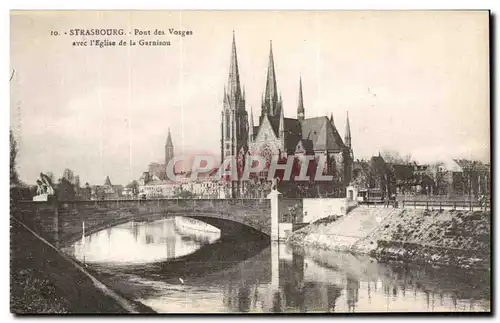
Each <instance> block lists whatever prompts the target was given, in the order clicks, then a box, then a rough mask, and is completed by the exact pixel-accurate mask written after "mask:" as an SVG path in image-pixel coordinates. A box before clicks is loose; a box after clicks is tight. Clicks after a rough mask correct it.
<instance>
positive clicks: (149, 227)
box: [75, 219, 490, 313]
mask: <svg viewBox="0 0 500 323" xmlns="http://www.w3.org/2000/svg"><path fill="white" fill-rule="evenodd" d="M168 221H172V220H169V219H166V220H162V221H156V222H154V223H148V224H140V225H139V224H127V225H123V226H119V227H117V228H113V229H112V231H105V232H101V233H99V234H96V235H92V236H89V237H88V240H85V241H88V243H87V245H88V246H90V245H91V244H93V243H95V244H96V246H95V247H94V248H96V250H94V249H91V250H92V252H88V253H87V255H90V254H94V255H100V258H99V259H101V260H102V258H103V257H102V255H103V254H106V255H107V256H109V257H114V258H120V257H125V256H127V259H129V260H130V259H131V258H132V259H133V260H134V261H136V262H140V261H144V260H146V261H144V262H143V263H142V265H141V266H139V267H134V268H132V269H131V268H129V267H123V266H116V265H114V264H110V265H108V266H97V267H96V266H95V265H94V268H97V269H98V270H99V271H100V272H101V273H105V275H103V277H105V283H107V284H109V285H110V286H111V287H112V288H114V289H116V290H117V291H119V292H120V293H122V294H124V295H125V296H127V297H129V298H132V299H135V300H137V301H140V302H142V303H144V304H145V305H147V306H149V307H151V308H152V309H153V310H156V311H158V312H176V313H179V312H189V313H193V312H194V313H206V312H219V313H220V312H252V313H256V312H385V311H389V312H407V311H413V312H426V311H489V310H490V294H489V293H490V290H489V284H490V275H489V272H477V271H476V272H467V271H462V270H454V269H450V268H431V267H422V266H416V265H409V264H392V263H391V264H383V263H378V262H377V261H375V260H374V259H372V258H369V257H365V256H357V255H352V254H348V253H336V252H326V251H317V250H297V249H290V248H289V247H287V246H286V245H284V244H271V245H268V246H267V247H265V248H261V247H259V248H258V247H255V244H256V243H257V242H256V241H254V240H255V239H256V237H252V236H245V235H238V237H233V238H231V239H230V240H225V239H226V238H220V240H219V241H217V243H216V244H208V245H203V246H202V247H201V248H200V246H201V245H202V244H203V243H205V242H204V241H207V240H206V238H207V234H208V236H210V234H211V233H206V232H205V233H203V234H198V235H196V234H193V231H192V230H191V231H189V230H188V231H182V229H181V230H179V229H176V225H175V221H174V222H168ZM115 229H116V230H115ZM168 230H170V231H168ZM134 232H135V233H134ZM148 236H149V238H148ZM195 236H197V238H196V237H195ZM118 237H119V238H120V239H118ZM115 239H118V240H116V241H115ZM238 239H239V240H238ZM127 240H130V241H127ZM90 241H92V242H90ZM133 241H140V243H137V242H133ZM210 241H212V242H213V240H210ZM117 246H119V247H118V249H119V251H112V250H110V249H112V248H113V247H117ZM75 248H76V246H75ZM99 248H100V249H101V251H98V250H97V249H99ZM134 248H136V249H135V250H134ZM168 248H171V250H170V251H169V252H167V249H168ZM251 248H253V249H252V250H253V251H252V252H248V253H246V254H245V253H244V252H243V250H249V249H251ZM123 249H125V250H126V252H123V251H121V250H123ZM160 249H161V251H160ZM75 250H76V249H75ZM195 250H196V252H195V253H193V252H194V251H195ZM141 253H142V254H143V255H141ZM188 253H191V255H190V256H187V257H182V258H180V260H177V261H173V262H169V261H167V262H164V263H161V264H158V262H156V263H154V264H153V263H151V264H149V263H148V262H147V261H149V260H151V261H152V260H153V259H154V260H155V261H157V260H158V259H160V258H162V259H170V258H171V257H179V256H181V255H186V254H188ZM139 255H140V256H139ZM195 255H196V257H195ZM91 266H92V264H91ZM179 278H182V281H181V280H180V279H179Z"/></svg>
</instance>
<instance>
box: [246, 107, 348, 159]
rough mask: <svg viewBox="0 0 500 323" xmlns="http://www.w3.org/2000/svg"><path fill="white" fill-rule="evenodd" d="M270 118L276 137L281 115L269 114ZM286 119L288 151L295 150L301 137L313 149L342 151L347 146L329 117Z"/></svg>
mask: <svg viewBox="0 0 500 323" xmlns="http://www.w3.org/2000/svg"><path fill="white" fill-rule="evenodd" d="M268 119H269V123H270V124H271V127H272V129H273V131H274V133H275V134H276V137H279V136H280V133H279V126H280V117H279V116H272V117H271V116H268ZM284 121H285V125H284V130H285V149H286V150H287V151H295V148H296V147H297V144H298V142H299V141H300V140H301V139H305V140H308V141H309V142H310V145H312V147H311V149H312V150H315V151H318V150H328V151H340V150H342V149H343V148H345V145H344V142H343V141H342V137H340V135H339V133H338V131H337V129H336V128H335V127H334V126H333V125H332V124H331V122H330V120H329V119H328V117H315V118H309V119H304V120H302V121H300V120H298V119H294V118H284ZM257 131H258V128H257V129H256V128H254V133H255V134H257ZM306 145H308V144H306Z"/></svg>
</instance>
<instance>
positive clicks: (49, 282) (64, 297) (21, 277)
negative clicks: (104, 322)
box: [10, 219, 151, 314]
mask: <svg viewBox="0 0 500 323" xmlns="http://www.w3.org/2000/svg"><path fill="white" fill-rule="evenodd" d="M10 232H11V264H10V265H11V281H10V309H11V312H12V313H15V314H38V313H45V314H56V313H129V311H127V310H126V309H124V308H123V306H121V305H120V304H119V303H118V302H117V301H116V300H115V299H114V298H113V297H111V296H109V295H107V294H105V293H103V291H102V290H99V288H98V287H97V286H96V285H95V284H94V282H93V281H92V279H90V278H89V277H88V276H87V275H86V274H84V273H83V272H82V271H80V270H79V269H78V268H77V267H76V266H74V264H72V263H71V262H70V261H68V260H67V259H65V258H64V257H63V256H61V255H60V254H59V253H58V252H57V251H56V250H54V249H52V248H51V247H50V246H48V245H47V244H45V243H43V242H42V241H41V240H39V239H38V238H37V237H35V236H34V235H33V234H32V233H31V232H30V231H28V230H27V229H26V228H24V227H23V226H22V225H20V224H19V223H17V222H16V221H15V220H12V219H11V229H10ZM128 302H130V301H128ZM130 304H132V306H133V307H134V308H135V309H136V310H137V311H139V312H151V310H150V309H149V308H147V307H146V306H144V305H142V304H138V303H135V302H130Z"/></svg>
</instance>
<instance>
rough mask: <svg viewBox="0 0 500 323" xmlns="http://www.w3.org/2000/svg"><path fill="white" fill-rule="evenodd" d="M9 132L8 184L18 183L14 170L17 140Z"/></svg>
mask: <svg viewBox="0 0 500 323" xmlns="http://www.w3.org/2000/svg"><path fill="white" fill-rule="evenodd" d="M9 134H10V184H11V185H19V184H20V183H19V175H18V174H17V170H16V157H17V142H16V139H15V138H14V135H13V134H12V130H10V131H9Z"/></svg>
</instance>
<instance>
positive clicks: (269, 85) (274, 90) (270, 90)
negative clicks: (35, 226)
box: [263, 40, 280, 116]
mask: <svg viewBox="0 0 500 323" xmlns="http://www.w3.org/2000/svg"><path fill="white" fill-rule="evenodd" d="M263 105H264V107H265V110H266V111H264V112H267V113H268V114H269V115H270V116H275V115H277V114H278V113H279V111H278V110H280V109H279V107H278V87H277V85H276V72H275V70H274V58H273V41H272V40H271V41H269V62H268V65H267V78H266V91H265V93H264V102H263Z"/></svg>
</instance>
